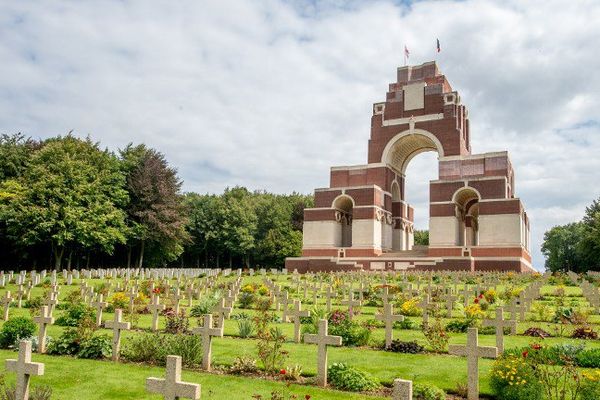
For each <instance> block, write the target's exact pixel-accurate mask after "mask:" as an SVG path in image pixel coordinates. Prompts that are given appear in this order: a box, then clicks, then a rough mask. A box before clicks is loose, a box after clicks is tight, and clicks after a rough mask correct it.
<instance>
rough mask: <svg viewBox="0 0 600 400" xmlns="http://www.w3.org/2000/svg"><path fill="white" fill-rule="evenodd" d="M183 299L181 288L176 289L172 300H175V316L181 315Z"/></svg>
mask: <svg viewBox="0 0 600 400" xmlns="http://www.w3.org/2000/svg"><path fill="white" fill-rule="evenodd" d="M182 299H183V296H182V294H181V291H180V290H179V288H175V293H174V294H173V295H172V296H171V300H173V310H174V311H175V314H179V302H180V301H181V300H182Z"/></svg>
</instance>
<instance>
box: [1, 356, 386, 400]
mask: <svg viewBox="0 0 600 400" xmlns="http://www.w3.org/2000/svg"><path fill="white" fill-rule="evenodd" d="M16 356H17V353H15V352H12V351H7V350H2V351H0V357H3V358H5V359H6V358H16ZM33 361H36V362H42V363H44V364H45V374H44V375H43V376H41V377H32V380H31V384H32V385H41V384H45V385H49V386H51V387H52V390H53V396H52V398H53V399H57V400H58V399H59V400H83V399H85V400H106V399H111V400H118V399H123V400H125V399H128V400H134V399H135V400H139V399H161V398H162V397H160V396H158V395H151V394H149V393H147V392H146V390H145V382H146V378H149V377H157V378H164V374H165V371H164V368H157V367H150V366H144V365H134V364H123V363H113V362H108V361H92V360H80V359H76V358H71V357H54V356H41V355H37V354H34V355H33ZM6 378H7V381H8V382H13V381H14V374H10V373H7V374H6ZM182 379H183V380H184V381H185V382H192V383H199V384H201V385H202V399H203V400H205V399H210V400H238V399H240V400H242V399H248V400H251V399H252V395H254V394H261V395H263V396H265V397H266V396H268V395H269V394H270V393H271V391H273V390H288V392H289V393H290V394H292V393H294V394H296V395H298V397H299V398H300V399H303V398H304V395H306V394H310V395H311V397H312V398H313V399H331V400H336V399H356V400H358V399H373V400H375V399H382V397H376V396H366V395H362V394H349V393H346V392H339V391H335V390H325V389H319V388H316V387H314V386H299V385H291V386H290V387H289V388H286V387H285V384H283V383H282V382H275V381H270V380H265V379H258V378H245V377H237V376H231V375H216V374H206V373H201V372H194V371H184V372H183V376H182ZM269 398H270V397H269Z"/></svg>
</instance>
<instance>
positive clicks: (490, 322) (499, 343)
mask: <svg viewBox="0 0 600 400" xmlns="http://www.w3.org/2000/svg"><path fill="white" fill-rule="evenodd" d="M483 326H494V327H496V347H497V348H498V353H500V354H502V353H503V352H504V327H505V326H507V327H510V330H511V333H512V334H513V335H514V334H515V333H516V331H517V321H516V320H514V319H510V320H505V319H504V309H503V308H502V307H498V308H496V318H495V319H485V320H483Z"/></svg>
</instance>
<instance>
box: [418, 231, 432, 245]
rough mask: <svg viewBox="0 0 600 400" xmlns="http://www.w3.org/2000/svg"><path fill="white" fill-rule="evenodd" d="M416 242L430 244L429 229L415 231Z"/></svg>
mask: <svg viewBox="0 0 600 400" xmlns="http://www.w3.org/2000/svg"><path fill="white" fill-rule="evenodd" d="M415 244H416V245H419V246H429V231H428V230H423V231H415Z"/></svg>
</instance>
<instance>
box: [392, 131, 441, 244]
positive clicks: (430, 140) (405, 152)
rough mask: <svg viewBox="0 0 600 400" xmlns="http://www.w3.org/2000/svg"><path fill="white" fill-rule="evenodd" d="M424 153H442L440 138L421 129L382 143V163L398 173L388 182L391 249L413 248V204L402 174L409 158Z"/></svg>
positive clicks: (398, 135)
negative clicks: (390, 207) (383, 144)
mask: <svg viewBox="0 0 600 400" xmlns="http://www.w3.org/2000/svg"><path fill="white" fill-rule="evenodd" d="M425 152H436V153H437V154H438V157H443V156H444V148H443V146H442V144H441V142H440V141H439V139H438V138H437V137H436V136H435V135H434V134H432V133H431V132H429V131H426V130H423V129H414V128H413V129H409V130H406V131H403V132H400V133H398V134H397V135H395V136H394V137H393V138H392V139H390V141H389V142H388V143H387V145H386V146H385V148H384V150H383V153H382V156H381V162H382V163H384V164H385V165H387V166H388V167H390V168H391V169H392V170H393V171H395V172H396V174H397V175H398V181H396V180H394V182H393V183H392V185H391V188H390V192H391V193H392V217H393V230H392V250H393V251H403V250H412V247H413V244H414V216H413V215H412V214H413V213H412V212H411V211H412V207H410V205H409V204H408V203H406V197H405V196H406V193H405V190H406V189H405V173H406V168H407V166H408V164H409V163H410V161H411V160H412V159H413V158H414V157H416V156H417V155H419V154H421V153H425Z"/></svg>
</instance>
